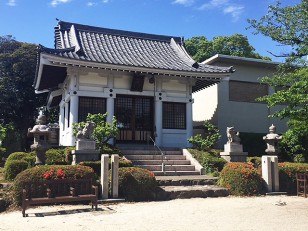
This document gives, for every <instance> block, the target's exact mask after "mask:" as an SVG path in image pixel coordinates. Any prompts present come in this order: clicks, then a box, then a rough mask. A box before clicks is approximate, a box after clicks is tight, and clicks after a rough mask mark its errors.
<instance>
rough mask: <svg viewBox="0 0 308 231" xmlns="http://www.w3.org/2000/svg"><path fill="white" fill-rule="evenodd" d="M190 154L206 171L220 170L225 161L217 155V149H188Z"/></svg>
mask: <svg viewBox="0 0 308 231" xmlns="http://www.w3.org/2000/svg"><path fill="white" fill-rule="evenodd" d="M189 152H190V153H191V154H192V156H193V157H194V158H195V159H196V160H197V161H198V162H199V163H200V164H201V165H202V166H203V168H204V169H205V172H206V173H213V172H215V171H218V172H220V171H221V170H222V169H223V167H224V166H225V164H227V161H226V160H225V159H223V158H221V157H220V156H219V151H218V150H211V151H208V152H206V151H199V150H197V149H189Z"/></svg>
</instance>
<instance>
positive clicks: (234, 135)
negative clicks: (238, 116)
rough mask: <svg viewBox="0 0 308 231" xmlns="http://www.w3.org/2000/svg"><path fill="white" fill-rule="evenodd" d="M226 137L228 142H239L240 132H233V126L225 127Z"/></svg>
mask: <svg viewBox="0 0 308 231" xmlns="http://www.w3.org/2000/svg"><path fill="white" fill-rule="evenodd" d="M227 138H228V143H237V144H239V143H240V142H241V139H240V133H239V132H235V130H234V127H227Z"/></svg>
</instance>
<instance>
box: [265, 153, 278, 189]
mask: <svg viewBox="0 0 308 231" xmlns="http://www.w3.org/2000/svg"><path fill="white" fill-rule="evenodd" d="M262 178H263V179H264V181H265V182H266V186H267V191H268V192H279V171H278V157H277V156H262Z"/></svg>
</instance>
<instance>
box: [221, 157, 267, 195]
mask: <svg viewBox="0 0 308 231" xmlns="http://www.w3.org/2000/svg"><path fill="white" fill-rule="evenodd" d="M263 182H264V181H263V179H262V177H261V175H260V174H259V173H258V171H257V169H256V168H254V167H253V165H252V164H247V163H240V162H233V163H228V164H227V165H226V166H225V167H224V168H223V170H222V171H221V173H220V179H219V184H220V185H221V186H222V187H226V188H228V189H229V190H230V194H231V195H235V196H253V195H258V194H262V193H263V189H264V188H263V185H264V184H263Z"/></svg>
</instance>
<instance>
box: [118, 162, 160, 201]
mask: <svg viewBox="0 0 308 231" xmlns="http://www.w3.org/2000/svg"><path fill="white" fill-rule="evenodd" d="M157 189H158V185H157V182H156V179H155V176H154V173H153V172H151V171H149V170H146V169H142V168H135V167H129V168H120V169H119V196H120V197H121V198H125V199H126V200H127V201H149V200H154V199H155V198H156V190H157Z"/></svg>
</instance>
